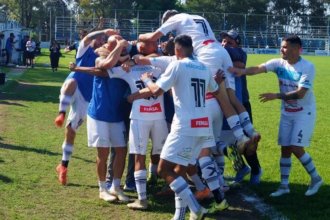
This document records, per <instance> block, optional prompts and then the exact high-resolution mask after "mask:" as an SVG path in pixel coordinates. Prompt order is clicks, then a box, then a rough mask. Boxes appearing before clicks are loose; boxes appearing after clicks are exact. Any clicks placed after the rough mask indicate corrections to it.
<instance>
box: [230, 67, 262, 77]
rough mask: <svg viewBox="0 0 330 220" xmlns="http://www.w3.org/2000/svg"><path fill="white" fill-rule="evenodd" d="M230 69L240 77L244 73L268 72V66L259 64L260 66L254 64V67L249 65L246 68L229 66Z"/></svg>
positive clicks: (250, 74)
mask: <svg viewBox="0 0 330 220" xmlns="http://www.w3.org/2000/svg"><path fill="white" fill-rule="evenodd" d="M228 71H229V72H230V73H232V74H234V75H235V76H237V77H239V76H243V75H249V76H252V75H256V74H259V73H265V72H267V69H266V66H265V65H259V66H252V67H248V68H245V69H241V68H237V67H229V68H228Z"/></svg>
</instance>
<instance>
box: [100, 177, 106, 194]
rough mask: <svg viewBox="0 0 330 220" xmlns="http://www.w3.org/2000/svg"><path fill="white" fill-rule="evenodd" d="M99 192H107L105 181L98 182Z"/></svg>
mask: <svg viewBox="0 0 330 220" xmlns="http://www.w3.org/2000/svg"><path fill="white" fill-rule="evenodd" d="M99 190H100V192H101V191H105V190H107V187H106V184H105V181H100V180H99Z"/></svg>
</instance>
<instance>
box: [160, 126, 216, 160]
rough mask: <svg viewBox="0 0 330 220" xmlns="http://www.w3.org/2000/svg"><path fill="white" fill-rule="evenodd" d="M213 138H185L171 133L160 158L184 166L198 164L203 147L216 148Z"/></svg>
mask: <svg viewBox="0 0 330 220" xmlns="http://www.w3.org/2000/svg"><path fill="white" fill-rule="evenodd" d="M214 145H215V142H214V138H213V136H209V137H206V136H184V135H180V134H178V133H174V132H173V133H172V132H171V133H169V135H168V136H167V139H166V142H165V144H164V147H163V151H162V153H161V154H160V158H162V159H164V160H167V161H170V162H172V163H175V164H179V165H182V166H188V164H192V165H194V164H196V159H197V158H198V156H199V154H200V152H201V150H202V146H214Z"/></svg>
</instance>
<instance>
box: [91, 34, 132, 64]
mask: <svg viewBox="0 0 330 220" xmlns="http://www.w3.org/2000/svg"><path fill="white" fill-rule="evenodd" d="M127 46H128V43H127V41H126V40H123V39H122V40H117V44H116V47H115V48H114V49H113V50H112V51H111V52H110V53H109V55H108V56H107V57H106V58H105V59H104V60H101V61H100V62H99V63H98V64H97V65H96V67H97V68H101V69H110V68H112V67H114V66H115V65H116V64H117V62H118V61H119V59H120V57H121V53H122V50H123V48H124V47H127Z"/></svg>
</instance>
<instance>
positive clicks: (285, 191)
mask: <svg viewBox="0 0 330 220" xmlns="http://www.w3.org/2000/svg"><path fill="white" fill-rule="evenodd" d="M288 193H290V189H289V186H287V185H280V187H279V188H278V189H277V190H276V191H275V192H273V193H271V194H270V195H269V196H270V197H279V196H282V195H284V194H288Z"/></svg>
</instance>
